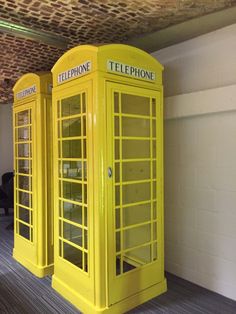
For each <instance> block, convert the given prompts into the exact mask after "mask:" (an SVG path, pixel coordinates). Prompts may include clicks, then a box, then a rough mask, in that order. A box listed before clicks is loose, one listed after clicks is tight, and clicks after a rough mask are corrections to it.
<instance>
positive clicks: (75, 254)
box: [63, 242, 83, 269]
mask: <svg viewBox="0 0 236 314" xmlns="http://www.w3.org/2000/svg"><path fill="white" fill-rule="evenodd" d="M63 255H64V259H65V260H67V261H68V262H70V263H72V264H74V265H75V266H77V267H79V268H81V269H82V268H83V253H82V251H80V250H79V249H77V248H75V247H73V246H72V245H69V244H68V243H65V242H63Z"/></svg>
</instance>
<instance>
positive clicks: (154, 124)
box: [152, 120, 157, 137]
mask: <svg viewBox="0 0 236 314" xmlns="http://www.w3.org/2000/svg"><path fill="white" fill-rule="evenodd" d="M152 136H153V137H156V136H157V134H156V120H152Z"/></svg>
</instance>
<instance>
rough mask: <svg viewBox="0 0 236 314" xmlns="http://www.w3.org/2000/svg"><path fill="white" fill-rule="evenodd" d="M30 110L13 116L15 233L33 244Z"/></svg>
mask: <svg viewBox="0 0 236 314" xmlns="http://www.w3.org/2000/svg"><path fill="white" fill-rule="evenodd" d="M31 113H32V111H31V109H26V110H23V111H20V112H17V113H16V114H15V170H16V173H15V182H16V233H17V234H19V235H20V236H22V237H24V238H25V239H26V240H29V241H31V242H33V216H32V215H33V210H32V195H33V190H32V123H31V120H32V119H31Z"/></svg>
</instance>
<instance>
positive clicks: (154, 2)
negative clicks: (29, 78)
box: [0, 0, 236, 103]
mask: <svg viewBox="0 0 236 314" xmlns="http://www.w3.org/2000/svg"><path fill="white" fill-rule="evenodd" d="M234 5H236V0H196V1H194V0H192V1H191V0H120V1H119V0H91V1H89V0H17V1H16V0H5V1H4V0H0V18H1V19H4V20H5V21H9V22H13V23H17V24H21V25H23V26H27V27H31V28H33V29H35V30H43V31H47V32H51V33H54V34H55V35H60V36H63V37H65V38H67V39H68V40H69V45H68V48H70V47H73V46H76V45H78V44H84V43H103V42H109V43H122V42H125V41H127V40H128V39H130V38H133V37H135V36H138V35H141V34H145V33H149V32H153V31H157V30H160V29H164V28H166V27H168V26H171V25H175V24H178V23H180V22H183V21H186V20H189V19H192V18H194V17H198V16H202V15H205V14H208V13H211V12H214V11H218V10H222V9H225V8H228V7H231V6H234ZM64 51H65V49H61V48H55V47H53V46H50V45H47V44H43V43H39V42H36V41H33V40H29V39H24V38H19V37H15V36H13V35H9V34H4V33H3V32H1V30H0V103H6V102H11V101H12V92H11V89H12V86H13V85H14V83H15V81H16V80H17V78H19V77H20V76H21V75H22V74H24V73H27V72H37V71H44V70H50V69H51V67H52V66H53V64H54V63H55V61H56V60H57V59H58V58H59V57H60V55H61V54H62V53H63V52H64Z"/></svg>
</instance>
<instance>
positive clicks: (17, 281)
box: [0, 217, 236, 314]
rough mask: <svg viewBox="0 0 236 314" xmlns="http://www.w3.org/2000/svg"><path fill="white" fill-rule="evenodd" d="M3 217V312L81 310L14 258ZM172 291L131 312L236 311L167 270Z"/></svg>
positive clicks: (231, 304)
mask: <svg viewBox="0 0 236 314" xmlns="http://www.w3.org/2000/svg"><path fill="white" fill-rule="evenodd" d="M8 224H9V218H8V219H6V218H5V217H0V314H5V313H6V314H16V313H17V314H18V313H19V314H27V313H29V314H39V313H40V314H48V313H67V314H75V313H79V311H78V310H76V309H75V308H74V307H73V306H72V305H71V304H70V303H68V302H67V301H65V300H64V299H63V298H62V297H61V296H60V295H59V294H58V293H56V292H55V291H54V290H53V289H52V288H51V278H50V277H47V278H44V279H38V278H36V277H35V276H33V275H32V274H31V273H29V272H28V271H27V270H26V269H25V268H24V267H22V266H21V265H20V264H18V263H17V262H15V261H14V260H13V259H12V247H13V232H12V231H9V230H6V229H5V228H6V226H7V225H8ZM167 279H168V292H167V293H165V294H164V295H162V296H160V297H157V298H155V299H153V300H151V301H149V302H147V303H145V304H143V305H141V306H139V307H137V308H136V309H134V310H132V311H130V312H129V313H130V314H131V313H132V314H135V313H158V314H166V313H172V314H174V313H175V314H188V313H189V314H210V313H212V314H213V313H214V314H236V302H234V301H232V300H230V299H227V298H224V297H222V296H220V295H218V294H216V293H213V292H210V291H208V290H206V289H203V288H201V287H198V286H196V285H194V284H192V283H190V282H187V281H185V280H183V279H180V278H178V277H176V276H173V275H170V274H167Z"/></svg>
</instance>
